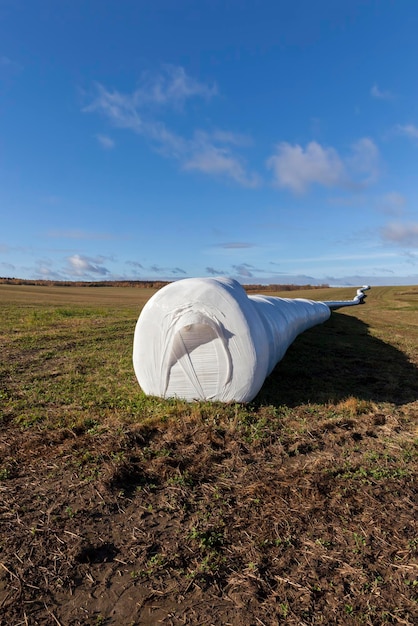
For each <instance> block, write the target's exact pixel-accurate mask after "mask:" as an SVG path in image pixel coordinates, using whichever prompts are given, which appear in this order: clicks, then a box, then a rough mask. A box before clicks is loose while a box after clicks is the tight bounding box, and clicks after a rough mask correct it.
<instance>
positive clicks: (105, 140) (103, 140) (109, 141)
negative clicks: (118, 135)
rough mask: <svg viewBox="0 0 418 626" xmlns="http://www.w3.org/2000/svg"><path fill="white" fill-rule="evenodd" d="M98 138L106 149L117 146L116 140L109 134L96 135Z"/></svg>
mask: <svg viewBox="0 0 418 626" xmlns="http://www.w3.org/2000/svg"><path fill="white" fill-rule="evenodd" d="M96 139H97V141H98V142H99V144H100V145H101V146H102V148H104V149H105V150H111V149H112V148H114V147H115V142H114V141H113V139H111V138H110V137H108V136H107V135H96Z"/></svg>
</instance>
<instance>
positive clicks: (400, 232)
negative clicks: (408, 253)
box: [381, 222, 418, 248]
mask: <svg viewBox="0 0 418 626" xmlns="http://www.w3.org/2000/svg"><path fill="white" fill-rule="evenodd" d="M381 234H382V237H383V239H384V240H386V241H390V242H392V243H396V244H398V245H400V246H405V247H412V248H418V222H410V223H401V222H393V223H392V224H388V225H387V226H385V228H383V229H382V231H381Z"/></svg>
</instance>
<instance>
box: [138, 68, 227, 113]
mask: <svg viewBox="0 0 418 626" xmlns="http://www.w3.org/2000/svg"><path fill="white" fill-rule="evenodd" d="M217 93H218V88H217V86H216V83H213V84H212V85H208V84H206V83H201V82H199V81H198V80H196V79H194V78H193V77H191V76H189V75H188V74H187V73H186V71H185V70H184V68H183V67H179V66H175V65H164V66H163V68H162V70H161V72H159V73H158V74H154V73H151V72H144V73H143V74H142V77H141V81H140V86H139V87H138V89H136V91H135V92H134V102H135V104H136V105H137V106H141V105H142V106H143V105H145V104H149V103H150V104H152V105H155V104H159V105H169V106H182V105H183V104H184V103H185V101H186V100H188V99H189V98H195V97H199V98H211V97H212V96H215V95H216V94H217Z"/></svg>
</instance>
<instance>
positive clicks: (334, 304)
mask: <svg viewBox="0 0 418 626" xmlns="http://www.w3.org/2000/svg"><path fill="white" fill-rule="evenodd" d="M369 289H370V287H369V285H363V287H360V288H359V289H357V293H356V295H355V296H354V298H353V299H352V300H327V301H326V302H325V304H326V305H327V306H329V308H330V309H331V311H335V310H336V309H341V308H342V307H346V306H357V305H358V304H364V300H365V298H366V294H365V293H364V292H365V291H368V290H369Z"/></svg>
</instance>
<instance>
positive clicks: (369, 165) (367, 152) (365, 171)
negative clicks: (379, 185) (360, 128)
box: [347, 137, 379, 186]
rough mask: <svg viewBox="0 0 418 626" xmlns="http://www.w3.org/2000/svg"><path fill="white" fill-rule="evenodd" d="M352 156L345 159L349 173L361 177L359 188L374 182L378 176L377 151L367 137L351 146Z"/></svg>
mask: <svg viewBox="0 0 418 626" xmlns="http://www.w3.org/2000/svg"><path fill="white" fill-rule="evenodd" d="M351 149H352V152H353V154H352V156H351V157H349V158H348V159H347V165H348V167H349V169H350V170H351V172H352V173H353V174H354V175H356V174H359V175H360V176H362V177H363V181H362V183H361V186H364V185H368V184H371V183H373V182H375V181H376V180H377V178H378V176H379V150H378V148H377V146H376V144H375V143H374V142H373V141H372V140H371V139H369V138H368V137H363V138H362V139H359V140H358V141H356V142H355V143H354V144H353V145H352V146H351Z"/></svg>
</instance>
